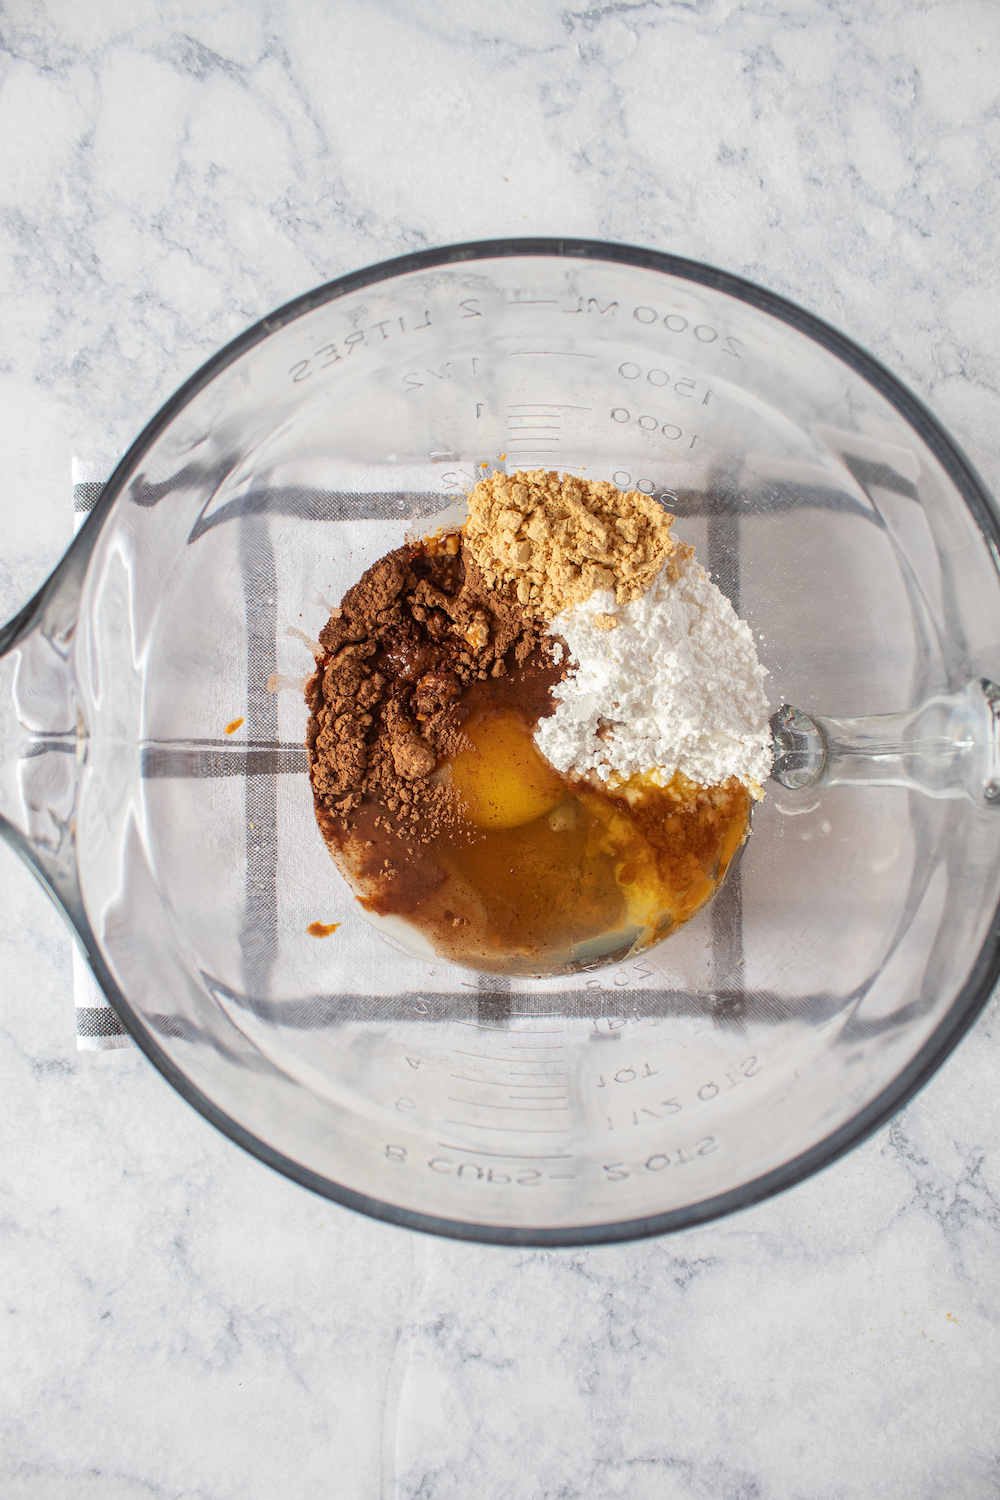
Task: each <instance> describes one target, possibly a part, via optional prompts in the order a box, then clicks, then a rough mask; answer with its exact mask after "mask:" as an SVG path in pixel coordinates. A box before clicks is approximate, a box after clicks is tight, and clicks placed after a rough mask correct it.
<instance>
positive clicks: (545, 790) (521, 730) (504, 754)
mask: <svg viewBox="0 0 1000 1500" xmlns="http://www.w3.org/2000/svg"><path fill="white" fill-rule="evenodd" d="M462 729H463V731H464V733H465V734H466V735H467V737H468V738H469V739H470V740H471V741H472V746H473V748H472V749H471V750H465V751H463V752H462V753H461V754H460V755H456V756H455V757H454V758H453V760H452V761H451V767H450V769H451V780H452V784H453V785H454V786H455V788H456V790H457V791H458V792H459V793H460V794H461V797H462V799H463V802H464V804H465V806H464V809H463V814H464V817H465V819H466V820H467V821H468V822H470V823H473V824H475V825H476V827H477V828H520V827H521V825H522V824H524V823H533V822H534V821H535V819H536V818H540V817H541V816H542V814H543V813H547V812H548V811H549V809H550V808H552V807H555V805H556V803H557V802H562V801H563V800H564V798H565V796H566V784H565V782H564V781H563V780H562V778H561V777H560V776H559V775H557V773H556V772H555V771H553V769H552V767H551V766H550V765H549V763H548V761H546V760H545V758H544V757H543V756H542V755H541V754H540V753H539V752H538V750H536V748H535V742H534V740H533V739H532V735H531V730H530V729H529V727H528V725H527V724H525V722H524V721H523V719H522V718H521V717H520V715H519V714H517V713H514V712H513V711H511V710H510V709H505V710H502V711H501V712H499V713H486V714H481V715H477V716H476V717H474V718H471V719H469V720H468V722H467V723H465V724H463V726H462Z"/></svg>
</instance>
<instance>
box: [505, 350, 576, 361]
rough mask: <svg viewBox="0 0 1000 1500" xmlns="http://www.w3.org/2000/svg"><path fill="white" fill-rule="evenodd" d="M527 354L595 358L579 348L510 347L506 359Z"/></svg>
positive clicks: (540, 356) (535, 356)
mask: <svg viewBox="0 0 1000 1500" xmlns="http://www.w3.org/2000/svg"><path fill="white" fill-rule="evenodd" d="M521 355H527V356H529V357H532V358H536V359H542V358H545V359H596V358H597V355H596V354H584V353H583V351H582V350H581V349H511V351H510V352H509V354H508V355H507V358H508V359H517V358H519V357H520V356H521Z"/></svg>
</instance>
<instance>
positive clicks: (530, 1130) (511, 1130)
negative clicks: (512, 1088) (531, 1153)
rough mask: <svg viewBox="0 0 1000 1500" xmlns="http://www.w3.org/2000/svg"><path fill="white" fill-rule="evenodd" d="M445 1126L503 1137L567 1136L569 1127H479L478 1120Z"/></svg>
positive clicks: (452, 1122) (450, 1121) (453, 1122)
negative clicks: (484, 1131)
mask: <svg viewBox="0 0 1000 1500" xmlns="http://www.w3.org/2000/svg"><path fill="white" fill-rule="evenodd" d="M444 1123H445V1124H446V1125H461V1126H462V1128H463V1129H464V1130H498V1131H501V1132H502V1133H503V1134H504V1135H569V1126H568V1125H566V1126H564V1127H563V1126H551V1125H545V1126H541V1125H540V1126H538V1127H537V1128H536V1127H535V1126H533V1125H480V1123H479V1122H478V1120H449V1119H447V1118H446V1119H445V1122H444Z"/></svg>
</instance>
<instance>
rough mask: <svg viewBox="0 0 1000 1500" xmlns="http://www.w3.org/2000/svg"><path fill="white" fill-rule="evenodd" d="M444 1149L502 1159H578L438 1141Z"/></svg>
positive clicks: (536, 1152) (539, 1152)
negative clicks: (480, 1149) (493, 1149)
mask: <svg viewBox="0 0 1000 1500" xmlns="http://www.w3.org/2000/svg"><path fill="white" fill-rule="evenodd" d="M438 1145H439V1146H440V1147H441V1149H442V1150H443V1151H462V1152H464V1153H465V1155H466V1156H493V1157H496V1158H497V1159H498V1160H500V1161H576V1157H575V1156H557V1155H556V1154H555V1153H554V1152H552V1151H529V1152H528V1153H525V1152H523V1151H522V1152H518V1151H477V1150H476V1148H475V1146H456V1145H454V1143H453V1142H450V1141H438Z"/></svg>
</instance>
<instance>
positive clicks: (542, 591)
mask: <svg viewBox="0 0 1000 1500" xmlns="http://www.w3.org/2000/svg"><path fill="white" fill-rule="evenodd" d="M673 520H674V518H673V516H671V515H669V514H668V513H667V512H666V511H665V510H664V509H663V508H662V506H660V505H658V504H657V502H656V501H655V500H653V499H652V498H651V497H650V496H649V495H644V494H642V492H641V491H640V490H620V489H618V487H617V486H616V485H614V484H608V483H606V482H605V481H603V480H584V479H577V478H575V477H574V476H573V475H572V474H564V475H563V476H562V478H561V479H560V477H559V475H558V474H557V473H555V471H550V472H548V473H547V472H546V471H545V470H544V469H532V470H528V471H524V472H518V473H516V474H511V475H508V474H500V473H496V474H491V475H490V477H489V478H488V479H481V480H480V481H479V483H478V484H477V485H476V487H475V489H474V490H473V491H472V493H471V495H470V496H469V519H468V521H467V522H466V523H465V538H466V544H467V546H468V547H469V549H470V551H471V552H472V554H473V556H474V557H475V559H476V562H477V563H478V564H479V566H480V568H481V569H482V571H483V574H484V577H485V580H486V583H487V585H488V586H489V587H491V588H492V587H493V586H494V585H495V584H496V583H498V582H499V583H507V584H512V585H513V586H514V587H515V588H516V590H517V597H518V600H519V602H520V603H521V605H522V606H523V607H524V608H525V610H526V611H527V612H528V613H530V614H533V615H541V616H544V617H545V618H546V619H551V618H552V616H553V615H556V614H558V613H559V611H560V610H563V609H569V608H571V607H572V606H573V605H574V604H580V603H582V602H583V600H584V599H589V598H590V595H591V594H592V593H594V591H595V590H596V589H611V590H613V591H614V595H615V598H616V600H617V602H618V603H619V604H627V603H628V602H629V601H630V600H632V599H637V598H638V597H639V596H640V594H643V593H644V592H645V591H646V589H647V588H648V587H649V585H650V584H651V583H652V581H653V579H654V578H655V577H656V575H657V574H658V573H659V571H660V569H661V568H662V567H663V565H664V563H667V565H668V566H669V567H670V568H671V569H672V570H673V569H674V568H675V566H676V564H675V563H672V562H670V559H672V558H674V556H675V554H677V555H678V559H679V557H680V556H683V555H684V554H686V552H687V551H688V550H689V549H688V548H686V547H684V545H683V543H682V544H681V546H680V549H679V548H678V544H677V543H676V542H675V541H674V539H673V538H672V536H671V535H670V528H671V526H672V524H673Z"/></svg>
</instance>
